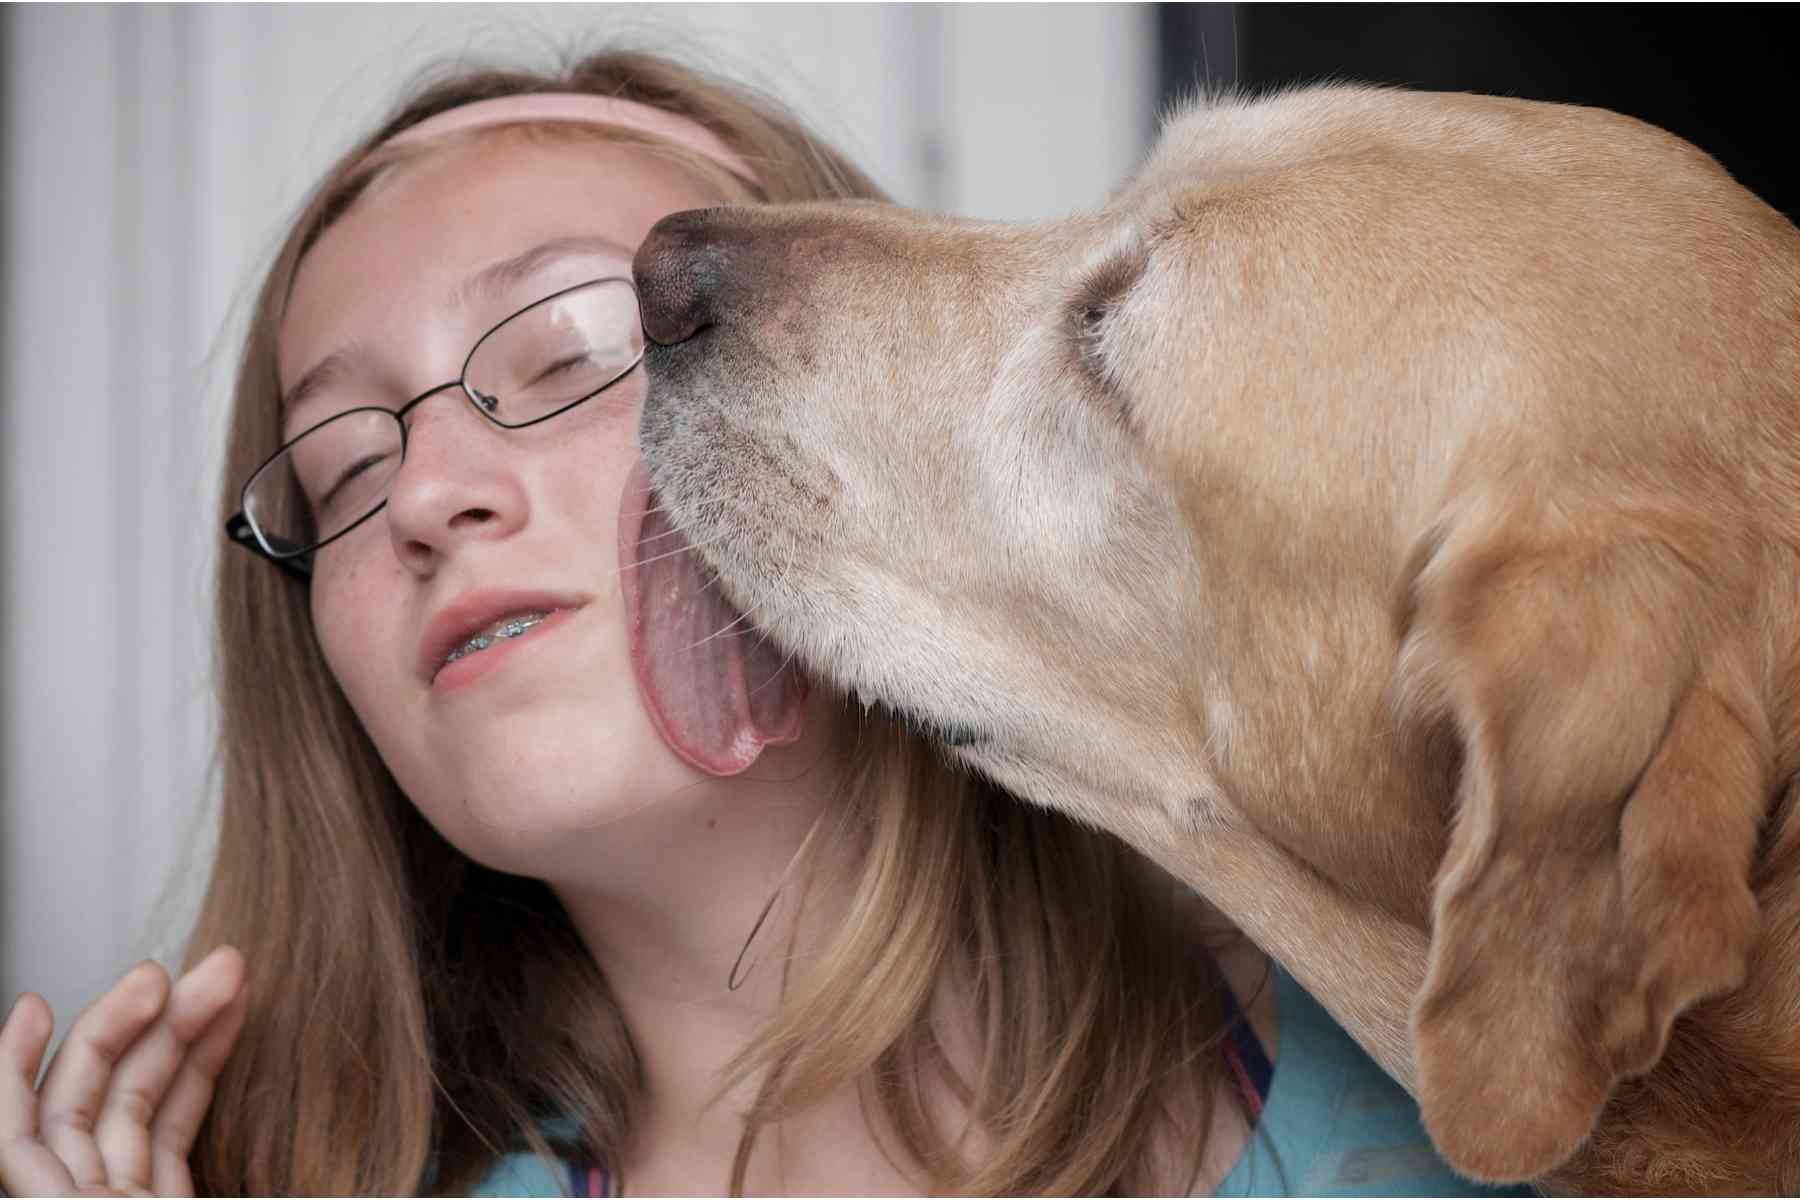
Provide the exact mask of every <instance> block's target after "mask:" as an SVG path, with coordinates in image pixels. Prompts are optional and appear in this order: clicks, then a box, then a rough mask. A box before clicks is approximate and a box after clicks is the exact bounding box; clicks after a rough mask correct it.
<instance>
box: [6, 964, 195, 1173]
mask: <svg viewBox="0 0 1800 1200" xmlns="http://www.w3.org/2000/svg"><path fill="white" fill-rule="evenodd" d="M168 995H169V976H168V973H167V972H166V971H164V970H163V969H162V967H161V965H159V964H157V963H154V962H146V963H141V964H139V965H138V966H136V967H133V968H132V969H131V970H129V971H127V972H126V973H125V975H124V977H123V978H122V979H120V980H119V982H118V983H116V984H114V985H113V988H112V990H111V991H109V992H107V993H106V994H105V995H104V996H102V997H100V999H98V1000H96V1001H95V1002H94V1003H92V1004H90V1005H89V1006H88V1007H87V1009H86V1010H85V1011H83V1012H82V1014H81V1016H79V1017H77V1018H76V1020H75V1024H74V1025H73V1026H71V1027H70V1029H69V1035H68V1037H67V1038H65V1039H64V1040H63V1044H62V1047H61V1049H59V1050H58V1051H57V1052H56V1057H55V1058H54V1059H52V1060H51V1063H50V1071H49V1073H48V1074H47V1075H46V1076H45V1077H44V1086H43V1087H42V1088H40V1089H39V1091H38V1130H39V1140H40V1141H42V1142H43V1143H44V1144H45V1145H46V1146H48V1147H49V1148H50V1150H51V1151H52V1152H53V1153H55V1155H56V1156H57V1157H58V1158H60V1159H62V1161H63V1162H64V1163H65V1164H67V1166H68V1168H69V1174H70V1175H72V1176H73V1177H74V1179H75V1183H76V1186H77V1187H80V1188H102V1187H104V1186H105V1185H106V1162H105V1160H104V1159H103V1158H102V1156H101V1154H100V1149H99V1147H98V1146H97V1145H96V1143H95V1141H94V1127H95V1123H96V1121H97V1120H98V1119H99V1116H100V1111H101V1108H102V1106H103V1104H104V1102H105V1099H106V1096H107V1093H108V1091H109V1089H110V1086H111V1083H112V1077H113V1072H114V1070H115V1069H116V1067H117V1065H118V1063H119V1061H120V1060H121V1059H122V1058H123V1057H124V1056H125V1054H126V1052H127V1051H128V1050H130V1049H131V1046H132V1043H134V1042H136V1041H137V1039H138V1037H139V1035H141V1034H142V1033H143V1032H144V1030H145V1029H147V1028H149V1026H150V1024H151V1023H152V1022H153V1021H155V1020H156V1018H157V1016H158V1014H160V1013H161V1012H162V1010H163V1006H164V1003H165V1002H166V1001H167V999H168Z"/></svg>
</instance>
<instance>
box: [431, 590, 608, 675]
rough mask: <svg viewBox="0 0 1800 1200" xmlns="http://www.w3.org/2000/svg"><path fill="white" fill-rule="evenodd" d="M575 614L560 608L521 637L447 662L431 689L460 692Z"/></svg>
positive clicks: (571, 610)
mask: <svg viewBox="0 0 1800 1200" xmlns="http://www.w3.org/2000/svg"><path fill="white" fill-rule="evenodd" d="M574 615H575V610H574V609H569V608H564V609H558V610H557V611H555V612H552V613H551V614H550V615H549V616H547V617H545V618H544V619H543V620H542V621H540V622H538V623H537V624H536V625H535V626H533V627H532V628H531V629H530V630H528V631H527V632H525V633H523V634H521V635H520V636H518V637H511V638H502V639H500V640H499V641H496V642H495V643H494V644H493V645H491V646H489V647H488V648H487V649H486V650H482V651H479V652H478V653H475V654H467V655H464V656H463V657H462V658H459V659H457V660H456V661H455V662H453V663H446V664H445V665H444V668H443V669H442V670H441V671H439V672H438V673H437V675H436V677H434V678H433V679H432V681H431V690H432V691H433V692H435V693H440V694H442V693H448V692H454V691H459V690H461V689H462V688H466V687H469V686H471V685H472V684H475V683H477V682H479V681H480V680H482V679H484V678H486V677H487V676H488V675H490V674H492V673H493V672H494V671H497V670H499V669H500V668H501V667H503V666H505V665H506V664H507V663H508V662H510V661H512V659H513V658H514V657H515V656H517V655H518V654H519V653H520V652H522V651H523V650H525V649H526V648H527V647H528V646H529V645H531V644H532V643H535V642H537V641H539V640H540V639H543V638H547V637H551V636H554V634H555V633H556V631H557V630H558V629H560V628H561V627H562V626H563V625H564V624H566V623H567V622H568V620H569V618H570V617H573V616H574Z"/></svg>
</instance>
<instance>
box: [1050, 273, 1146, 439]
mask: <svg viewBox="0 0 1800 1200" xmlns="http://www.w3.org/2000/svg"><path fill="white" fill-rule="evenodd" d="M1143 273H1144V253H1143V250H1142V248H1141V247H1137V246H1134V247H1132V248H1131V249H1130V250H1129V251H1127V252H1123V253H1118V254H1112V255H1109V256H1108V257H1106V258H1104V259H1102V260H1101V261H1100V263H1099V265H1098V266H1096V267H1094V268H1093V269H1092V270H1090V271H1088V273H1087V275H1086V276H1085V277H1084V278H1083V279H1082V280H1081V282H1080V284H1079V285H1077V287H1076V288H1075V291H1074V293H1073V294H1072V295H1071V296H1070V298H1069V303H1068V310H1067V311H1068V329H1069V342H1070V346H1071V348H1072V349H1073V351H1074V357H1075V360H1076V362H1077V363H1079V364H1080V366H1081V369H1082V370H1083V371H1084V372H1085V373H1086V374H1087V375H1088V377H1089V378H1091V379H1093V380H1094V381H1095V382H1097V383H1098V384H1099V385H1100V386H1101V388H1102V389H1104V390H1105V391H1106V392H1107V394H1108V398H1109V400H1110V401H1111V402H1112V403H1113V404H1115V405H1117V406H1118V407H1119V408H1120V411H1121V415H1123V404H1124V400H1123V397H1121V396H1119V395H1117V391H1118V380H1117V376H1116V374H1115V372H1114V371H1113V369H1112V364H1111V362H1110V361H1109V359H1108V355H1107V323H1108V321H1109V320H1110V319H1111V317H1112V315H1113V313H1114V312H1115V311H1116V309H1117V308H1118V305H1119V302H1120V301H1121V300H1122V299H1124V298H1125V295H1126V294H1127V293H1128V292H1130V291H1131V289H1132V286H1133V285H1135V284H1136V283H1137V281H1138V279H1139V277H1140V276H1142V275H1143Z"/></svg>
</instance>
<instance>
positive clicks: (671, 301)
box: [631, 209, 730, 346]
mask: <svg viewBox="0 0 1800 1200" xmlns="http://www.w3.org/2000/svg"><path fill="white" fill-rule="evenodd" d="M711 217H712V214H711V210H708V209H699V210H696V211H693V212H678V213H672V214H670V215H669V216H666V217H664V218H663V219H662V220H660V221H658V222H657V223H656V225H655V226H654V227H653V228H652V229H651V230H650V235H649V236H648V237H646V238H645V239H644V243H643V245H641V246H639V247H638V252H637V256H636V258H634V259H633V260H632V264H631V273H632V275H633V276H634V277H635V278H636V280H637V289H638V306H639V308H640V310H641V311H642V314H643V318H644V334H645V336H647V337H648V338H649V339H650V340H651V341H653V342H656V343H658V344H660V345H664V346H672V345H674V344H675V343H676V342H685V341H686V340H687V339H689V338H691V337H693V336H694V335H695V334H696V333H699V332H700V331H701V330H702V329H705V328H706V327H707V326H708V325H711V324H713V322H714V321H715V320H716V319H717V316H718V301H719V294H720V292H721V291H722V290H723V288H724V286H725V282H726V269H727V267H728V265H729V261H730V250H729V246H728V245H727V244H726V243H725V242H724V241H722V240H721V239H720V238H719V237H718V236H716V230H715V228H714V227H715V226H716V224H717V222H715V221H714V220H712V219H711Z"/></svg>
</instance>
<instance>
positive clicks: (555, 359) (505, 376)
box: [463, 279, 644, 425]
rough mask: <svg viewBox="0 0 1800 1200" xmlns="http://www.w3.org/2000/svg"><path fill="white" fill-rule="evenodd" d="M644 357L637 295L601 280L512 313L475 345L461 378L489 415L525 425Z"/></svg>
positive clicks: (626, 287)
mask: <svg viewBox="0 0 1800 1200" xmlns="http://www.w3.org/2000/svg"><path fill="white" fill-rule="evenodd" d="M643 355H644V328H643V325H642V324H641V323H640V322H639V320H638V306H637V292H636V291H635V290H634V289H633V288H632V286H631V284H630V283H629V282H628V281H626V280H623V279H606V280H601V281H600V282H598V283H590V284H584V285H583V286H581V287H578V288H574V289H572V290H570V291H567V292H563V293H562V294H561V295H557V296H552V297H550V298H549V299H548V300H542V301H539V302H538V303H536V304H534V305H532V306H531V307H530V308H528V309H526V310H524V311H523V312H521V313H518V314H517V315H515V316H513V317H511V318H509V319H508V320H507V321H505V322H504V323H503V324H501V325H500V326H499V327H498V328H496V329H495V330H494V331H493V332H492V333H490V334H488V335H487V337H485V338H483V339H482V340H481V344H480V345H478V346H476V347H475V353H474V354H472V355H470V357H469V365H468V367H467V369H466V370H464V372H463V381H464V383H465V385H466V386H467V387H468V389H469V393H470V395H471V396H472V397H473V398H474V400H475V402H476V403H477V404H479V405H480V406H481V407H482V408H483V409H484V410H486V412H487V414H488V415H489V416H490V417H492V418H493V419H494V420H496V421H498V422H500V423H501V424H502V425H524V424H526V423H528V422H531V421H541V420H543V419H544V418H545V417H548V416H551V415H553V414H555V413H558V412H561V411H562V410H563V409H565V408H567V407H569V406H570V405H571V404H579V403H580V402H581V401H583V400H586V399H587V398H588V397H589V396H592V395H593V394H594V393H595V392H598V391H599V390H601V389H602V388H604V387H606V386H607V385H608V384H611V383H614V382H616V381H617V380H618V379H619V378H620V377H621V376H623V375H625V374H626V373H627V372H629V371H630V370H631V369H632V368H633V367H635V366H636V365H637V362H638V359H640V358H642V357H643Z"/></svg>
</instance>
